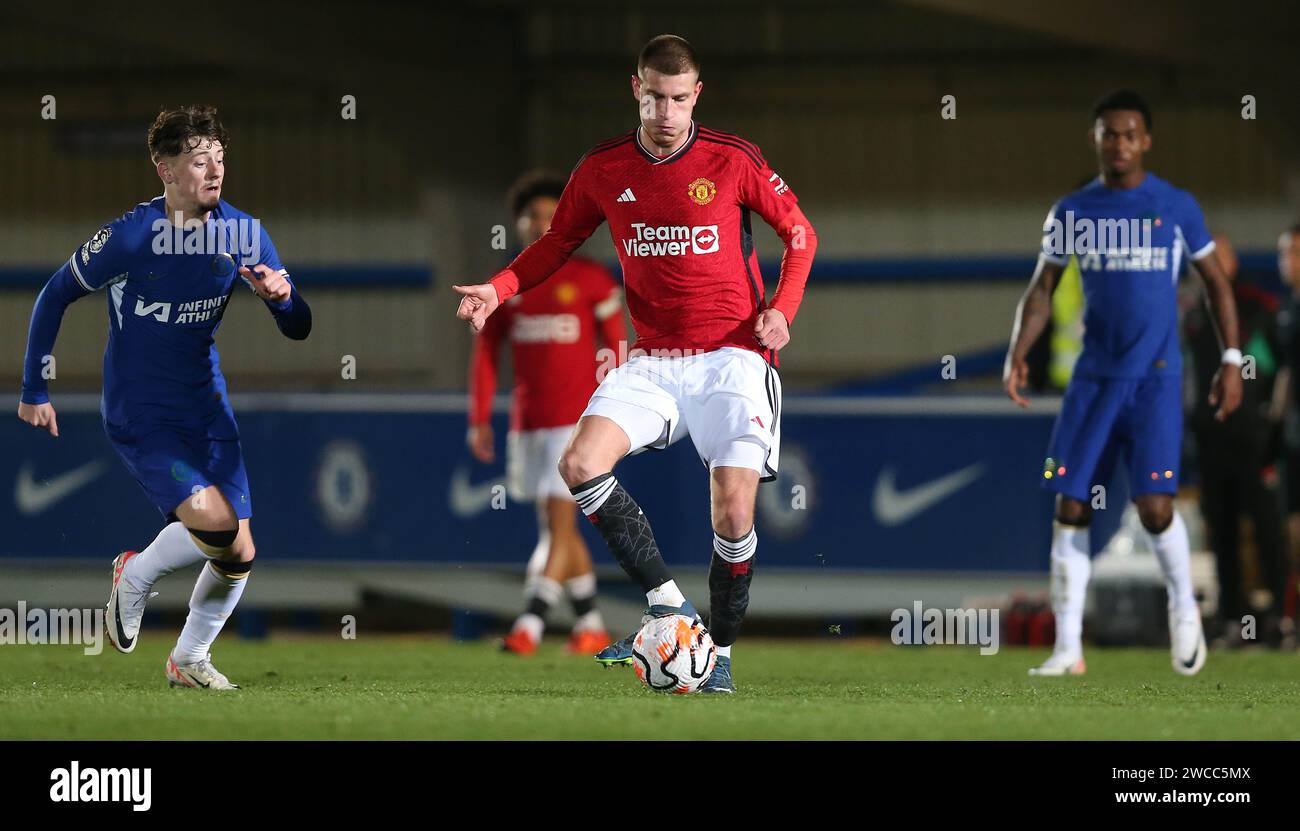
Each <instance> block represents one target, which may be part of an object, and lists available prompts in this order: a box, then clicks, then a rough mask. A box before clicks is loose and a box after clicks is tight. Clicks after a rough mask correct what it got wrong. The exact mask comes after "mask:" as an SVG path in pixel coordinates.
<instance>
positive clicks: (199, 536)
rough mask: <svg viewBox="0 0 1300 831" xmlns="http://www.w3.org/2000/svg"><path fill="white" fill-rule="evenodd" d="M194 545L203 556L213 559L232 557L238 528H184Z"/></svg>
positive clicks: (237, 537)
mask: <svg viewBox="0 0 1300 831" xmlns="http://www.w3.org/2000/svg"><path fill="white" fill-rule="evenodd" d="M186 530H188V531H189V532H190V538H191V539H192V540H194V545H195V546H197V547H198V549H199V551H201V552H203V555H204V556H205V557H208V558H210V559H213V560H229V559H233V558H234V550H235V543H236V541H237V540H238V539H239V528H238V526H236V527H234V528H221V529H217V530H215V531H213V530H207V529H199V528H189V529H186Z"/></svg>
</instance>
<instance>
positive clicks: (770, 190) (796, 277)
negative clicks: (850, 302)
mask: <svg viewBox="0 0 1300 831" xmlns="http://www.w3.org/2000/svg"><path fill="white" fill-rule="evenodd" d="M755 150H757V148H755ZM754 162H755V163H754V164H748V163H744V164H742V165H741V167H742V173H741V175H740V183H739V184H740V197H741V202H742V203H743V204H744V205H745V206H746V207H748V208H751V209H753V210H754V212H755V213H757V214H758V215H759V216H761V217H763V221H764V222H766V223H767V224H768V225H770V226H772V230H774V231H776V233H777V236H779V237H780V238H781V241H782V242H784V243H785V253H784V254H783V255H782V257H781V274H780V277H779V278H778V280H777V284H776V291H775V292H774V293H773V295H772V301H771V303H769V304H768V305H769V308H773V309H776V310H777V311H779V312H781V314H783V315H785V320H786V323H794V317H795V314H796V313H798V311H799V304H800V302H801V301H802V300H803V293H804V287H805V286H806V285H807V283H808V274H809V272H810V271H812V262H813V255H814V254H815V253H816V252H817V234H816V232H814V231H813V227H812V223H811V222H809V221H808V217H806V216H804V214H803V211H802V210H800V208H799V199H798V197H796V196H795V194H794V191H792V190H791V189H790V186H789V185H787V184H786V182H785V179H783V178H781V176H779V175H778V174H777V173H776V172H775V171H773V170H772V168H771V167H770V166H769V165H768V163H767V160H766V159H764V158H763V157H762V155H761V154H759V155H758V156H757V159H755V160H754Z"/></svg>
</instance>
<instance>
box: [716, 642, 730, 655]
mask: <svg viewBox="0 0 1300 831" xmlns="http://www.w3.org/2000/svg"><path fill="white" fill-rule="evenodd" d="M731 646H735V644H734V643H733V644H732V645H731ZM731 646H717V647H714V648H715V649H716V650H717V652H718V657H719V658H730V657H731Z"/></svg>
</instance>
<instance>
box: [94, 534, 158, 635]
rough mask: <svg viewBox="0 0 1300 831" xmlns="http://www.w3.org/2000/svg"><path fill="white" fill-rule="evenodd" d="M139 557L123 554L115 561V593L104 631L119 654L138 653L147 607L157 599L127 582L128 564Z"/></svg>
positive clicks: (113, 592) (130, 553)
mask: <svg viewBox="0 0 1300 831" xmlns="http://www.w3.org/2000/svg"><path fill="white" fill-rule="evenodd" d="M138 555H139V552H137V551H123V552H122V553H121V554H118V555H117V558H116V559H114V560H113V590H112V591H111V592H109V595H108V608H107V609H106V610H105V612H104V630H105V631H106V632H107V633H108V640H109V643H111V644H113V646H114V647H115V648H116V649H117V651H118V652H130V651H132V650H133V649H135V644H136V641H137V639H138V637H139V635H140V620H141V619H142V618H143V617H144V604H145V603H146V602H148V600H149V598H150V597H152V596H153V595H151V594H150V593H149V592H148V591H146V590H143V589H137V588H136V587H135V586H134V585H132V584H131V581H130V580H127V579H125V575H126V564H127V561H128V560H130V559H131V558H132V557H136V556H138Z"/></svg>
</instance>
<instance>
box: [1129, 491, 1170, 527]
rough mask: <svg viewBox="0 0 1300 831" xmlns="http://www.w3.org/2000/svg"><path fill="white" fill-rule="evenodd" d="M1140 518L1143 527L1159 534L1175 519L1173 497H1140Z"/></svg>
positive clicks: (1136, 501) (1138, 503)
mask: <svg viewBox="0 0 1300 831" xmlns="http://www.w3.org/2000/svg"><path fill="white" fill-rule="evenodd" d="M1134 504H1136V505H1137V511H1138V519H1140V520H1141V521H1142V527H1143V528H1145V529H1147V530H1148V531H1150V532H1151V533H1152V534H1159V533H1161V532H1162V531H1164V530H1165V529H1166V528H1168V527H1169V523H1171V522H1173V521H1174V501H1173V500H1172V499H1138V500H1135V502H1134Z"/></svg>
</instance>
